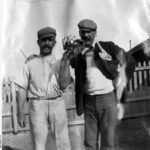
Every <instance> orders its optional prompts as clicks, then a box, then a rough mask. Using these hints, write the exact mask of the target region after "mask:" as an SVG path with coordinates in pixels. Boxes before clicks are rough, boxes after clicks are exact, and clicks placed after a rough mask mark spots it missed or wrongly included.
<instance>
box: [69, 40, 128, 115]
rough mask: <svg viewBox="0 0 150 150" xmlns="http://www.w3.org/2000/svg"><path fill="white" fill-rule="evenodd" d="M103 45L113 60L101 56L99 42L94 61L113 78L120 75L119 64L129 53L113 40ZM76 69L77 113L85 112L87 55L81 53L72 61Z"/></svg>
mask: <svg viewBox="0 0 150 150" xmlns="http://www.w3.org/2000/svg"><path fill="white" fill-rule="evenodd" d="M100 44H101V46H102V47H103V49H104V50H105V51H107V53H108V54H110V55H111V56H112V61H104V60H102V59H101V58H100V57H99V54H98V53H99V52H100V49H99V47H98V45H97V44H95V46H94V49H93V50H94V61H95V63H96V65H97V67H98V68H99V69H100V70H101V72H102V73H103V74H104V75H105V76H106V77H107V78H108V79H111V80H114V79H115V78H116V77H117V76H118V71H117V66H118V64H120V65H123V64H124V63H125V62H126V60H127V53H126V52H125V51H124V50H123V49H122V48H120V47H118V46H117V45H115V44H114V43H113V42H100ZM71 65H72V67H73V68H74V69H75V99H76V110H77V114H78V115H81V114H82V113H83V112H84V85H85V80H86V61H85V56H84V55H81V54H79V55H78V56H77V57H76V58H75V59H73V60H72V62H71Z"/></svg>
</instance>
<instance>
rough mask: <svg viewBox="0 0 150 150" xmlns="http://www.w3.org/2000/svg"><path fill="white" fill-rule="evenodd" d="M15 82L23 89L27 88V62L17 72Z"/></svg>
mask: <svg viewBox="0 0 150 150" xmlns="http://www.w3.org/2000/svg"><path fill="white" fill-rule="evenodd" d="M15 83H16V84H17V85H18V86H19V87H22V88H23V89H25V90H27V89H28V85H29V64H28V63H26V64H24V66H23V69H22V70H21V71H20V73H19V74H18V76H17V78H16V80H15Z"/></svg>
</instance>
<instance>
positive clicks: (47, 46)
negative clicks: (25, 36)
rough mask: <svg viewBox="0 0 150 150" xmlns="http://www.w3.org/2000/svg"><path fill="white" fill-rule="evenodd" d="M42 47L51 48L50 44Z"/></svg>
mask: <svg viewBox="0 0 150 150" xmlns="http://www.w3.org/2000/svg"><path fill="white" fill-rule="evenodd" d="M43 48H44V49H45V48H49V49H51V48H52V46H50V45H44V46H43Z"/></svg>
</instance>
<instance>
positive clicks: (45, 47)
mask: <svg viewBox="0 0 150 150" xmlns="http://www.w3.org/2000/svg"><path fill="white" fill-rule="evenodd" d="M55 43H56V41H55V36H48V37H43V38H40V39H38V45H39V47H40V54H41V55H43V56H47V55H49V54H51V53H52V50H53V47H54V45H55Z"/></svg>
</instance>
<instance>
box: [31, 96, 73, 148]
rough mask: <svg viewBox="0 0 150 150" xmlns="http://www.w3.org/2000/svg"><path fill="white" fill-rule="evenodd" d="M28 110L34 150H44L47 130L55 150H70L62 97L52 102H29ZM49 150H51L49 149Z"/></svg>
mask: <svg viewBox="0 0 150 150" xmlns="http://www.w3.org/2000/svg"><path fill="white" fill-rule="evenodd" d="M29 110H30V128H31V132H32V134H33V141H34V147H35V148H34V149H35V150H45V145H46V141H47V135H48V129H49V128H50V130H51V134H52V137H53V138H54V141H55V142H56V148H57V150H71V146H70V140H69V135H68V123H67V117H66V108H65V103H64V100H63V98H62V97H59V98H57V99H54V100H31V101H30V109H29ZM49 149H50V150H51V147H50V148H49Z"/></svg>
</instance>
